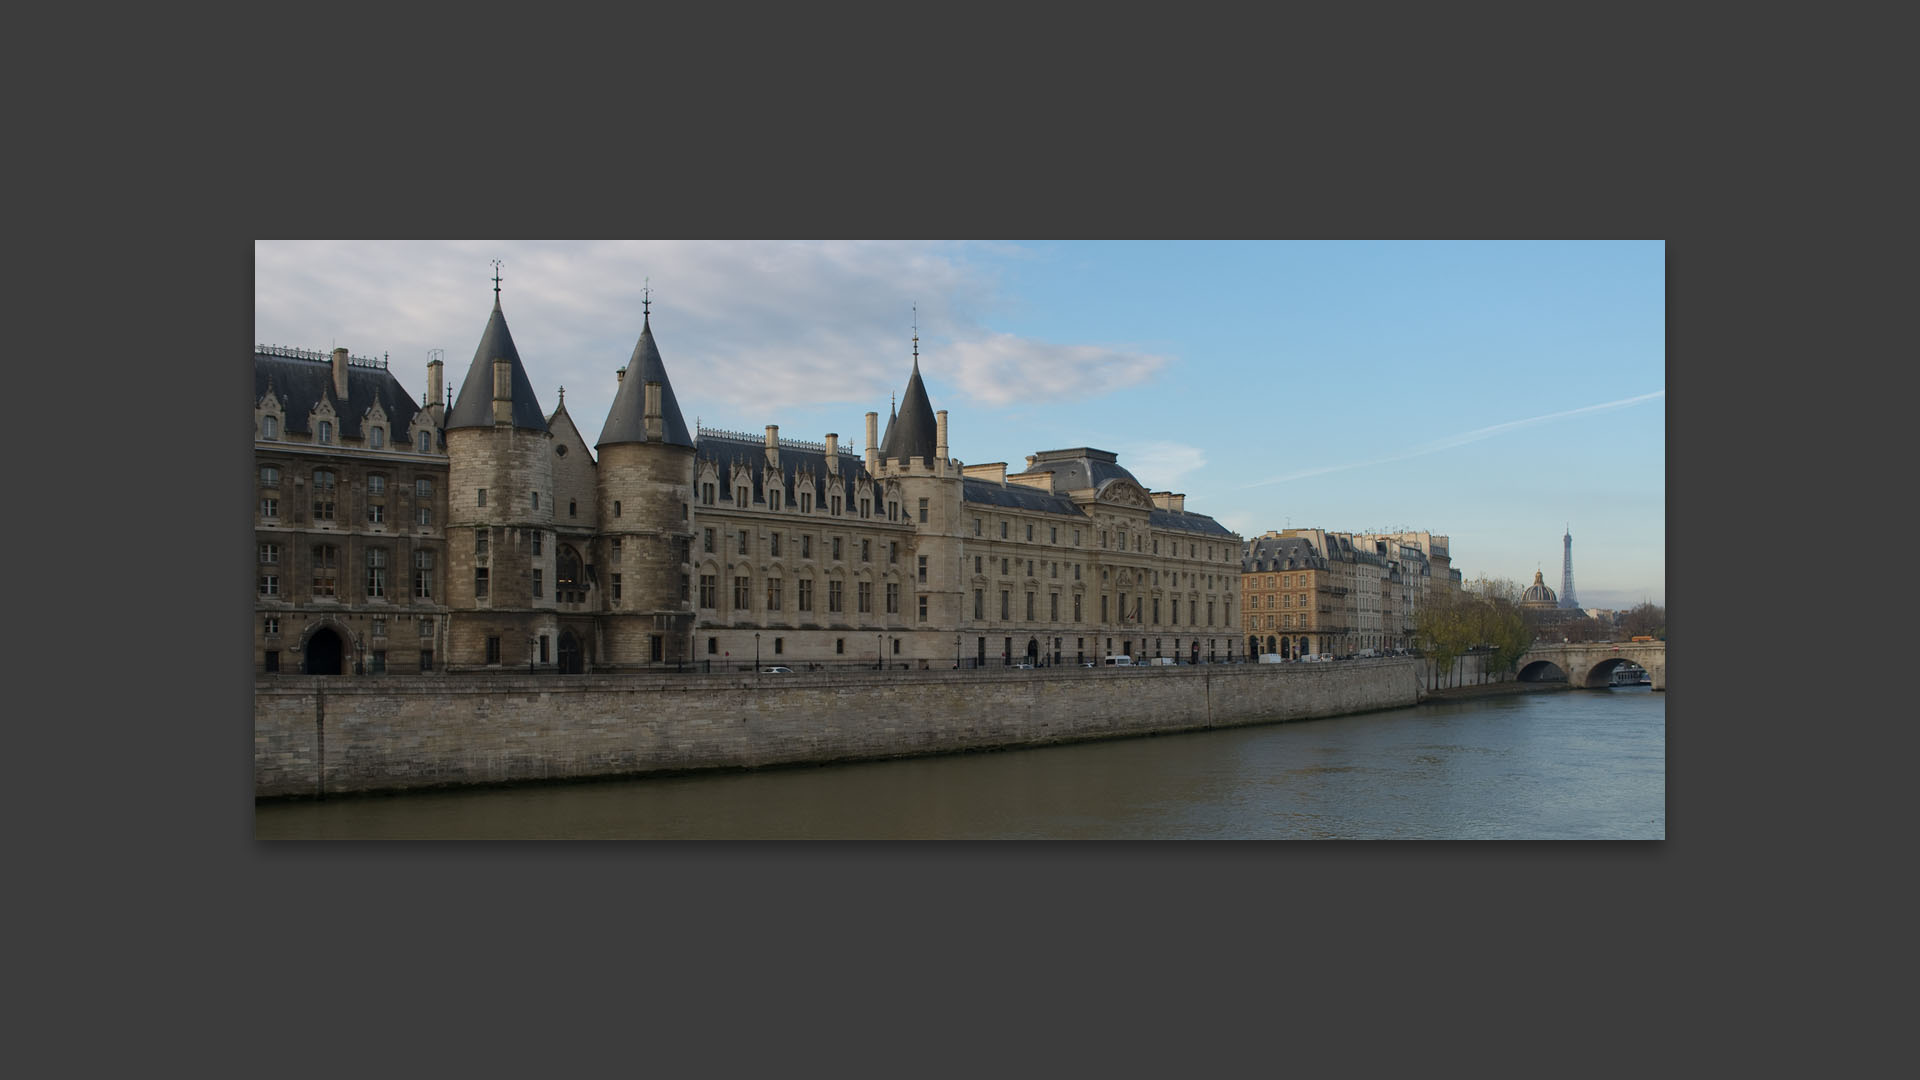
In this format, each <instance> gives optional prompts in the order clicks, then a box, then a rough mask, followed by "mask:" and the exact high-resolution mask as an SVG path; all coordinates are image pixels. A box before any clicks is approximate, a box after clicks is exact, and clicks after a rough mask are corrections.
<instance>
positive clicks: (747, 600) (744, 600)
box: [733, 577, 753, 611]
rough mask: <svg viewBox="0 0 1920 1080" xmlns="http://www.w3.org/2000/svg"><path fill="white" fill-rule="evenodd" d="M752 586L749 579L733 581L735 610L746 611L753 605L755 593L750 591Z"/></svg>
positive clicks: (740, 578)
mask: <svg viewBox="0 0 1920 1080" xmlns="http://www.w3.org/2000/svg"><path fill="white" fill-rule="evenodd" d="M751 585H752V581H751V580H750V579H748V578H743V577H737V578H734V579H733V607H734V610H736V611H745V610H747V608H749V607H751V606H752V605H753V593H752V592H751V591H750V589H749V586H751Z"/></svg>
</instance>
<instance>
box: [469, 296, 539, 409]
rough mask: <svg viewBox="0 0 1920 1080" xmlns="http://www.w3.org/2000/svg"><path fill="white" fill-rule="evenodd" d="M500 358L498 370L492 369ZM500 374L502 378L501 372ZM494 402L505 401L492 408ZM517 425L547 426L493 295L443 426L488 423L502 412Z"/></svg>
mask: <svg viewBox="0 0 1920 1080" xmlns="http://www.w3.org/2000/svg"><path fill="white" fill-rule="evenodd" d="M495 361H500V362H501V364H500V365H499V366H500V368H502V369H504V370H503V371H502V370H496V365H495ZM503 375H504V379H503V378H502V376H503ZM495 402H500V403H502V404H503V405H505V406H506V407H505V408H501V409H496V408H495V404H494V403H495ZM503 414H504V415H505V417H506V418H507V419H508V420H509V421H510V422H511V423H512V424H513V426H514V427H517V428H525V429H527V430H528V431H545V430H547V421H546V414H545V412H543V411H542V410H541V408H540V400H539V399H538V398H536V397H535V396H534V394H533V383H532V381H531V380H529V379H528V378H527V369H526V367H525V366H523V365H522V364H521V363H520V350H518V349H516V348H514V346H513V334H512V333H511V332H510V331H508V329H507V317H506V314H505V313H503V312H502V311H501V310H500V297H499V295H498V294H496V295H495V296H494V299H493V314H492V315H491V316H489V317H488V318H487V328H486V330H485V331H484V332H482V333H481V335H480V347H479V348H477V349H475V350H474V351H473V363H472V364H471V365H469V366H468V367H467V377H466V379H465V380H464V381H463V382H461V384H460V397H459V398H458V399H457V400H455V401H454V403H453V411H452V412H450V413H448V414H447V425H446V430H449V431H450V430H453V429H455V428H472V427H492V426H493V425H494V424H495V423H497V422H499V421H500V419H501V418H502V415H503Z"/></svg>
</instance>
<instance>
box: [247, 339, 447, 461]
mask: <svg viewBox="0 0 1920 1080" xmlns="http://www.w3.org/2000/svg"><path fill="white" fill-rule="evenodd" d="M261 348H262V349H265V348H267V347H266V346H262V347H261ZM269 387H271V388H272V389H273V392H274V394H275V396H277V397H279V398H280V400H281V402H282V408H284V409H285V417H284V421H283V422H284V423H285V425H286V429H287V430H288V431H289V432H292V433H294V434H296V435H306V434H310V432H309V430H308V427H307V414H308V413H311V412H312V411H313V409H314V406H316V405H318V404H319V403H320V399H321V398H328V399H331V400H332V401H333V408H334V412H335V414H336V415H337V416H338V417H339V418H340V437H341V438H343V439H359V438H362V437H363V428H364V426H365V425H364V424H363V423H362V421H363V420H364V419H365V418H366V414H367V410H368V409H369V408H371V407H372V406H373V403H374V402H376V401H378V402H379V403H380V408H381V409H382V410H384V411H385V412H386V414H387V426H388V428H390V429H391V430H392V432H393V434H394V437H395V438H396V439H399V440H400V441H402V442H405V441H406V437H407V429H408V428H409V427H411V426H412V425H413V418H414V417H415V416H417V415H419V413H420V403H419V402H417V401H415V400H414V399H413V395H412V394H410V393H408V392H407V389H406V387H404V386H401V385H400V380H398V379H396V378H394V377H393V373H392V372H390V371H388V370H387V369H385V368H369V367H362V366H361V365H359V364H349V365H348V367H347V397H346V400H344V401H342V400H341V399H340V397H339V395H337V394H335V393H334V391H333V365H332V364H331V363H329V362H328V361H326V360H308V359H304V358H301V357H294V356H288V355H285V353H284V352H265V351H261V350H260V349H256V350H255V351H254V354H253V399H254V400H255V401H258V400H260V399H261V398H262V397H263V396H265V395H266V392H267V389H268V388H269Z"/></svg>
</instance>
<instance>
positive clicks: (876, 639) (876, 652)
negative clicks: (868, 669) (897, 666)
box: [873, 634, 887, 671]
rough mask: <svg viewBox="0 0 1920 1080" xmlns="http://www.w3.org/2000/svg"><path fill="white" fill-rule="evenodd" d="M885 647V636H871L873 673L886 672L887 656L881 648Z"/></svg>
mask: <svg viewBox="0 0 1920 1080" xmlns="http://www.w3.org/2000/svg"><path fill="white" fill-rule="evenodd" d="M885 645H886V635H885V634H875V635H873V670H875V671H885V670H887V654H886V650H885V649H884V648H883V646H885Z"/></svg>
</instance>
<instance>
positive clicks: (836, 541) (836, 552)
mask: <svg viewBox="0 0 1920 1080" xmlns="http://www.w3.org/2000/svg"><path fill="white" fill-rule="evenodd" d="M833 560H834V561H835V562H839V561H840V538H839V537H837V536H836V537H834V538H833Z"/></svg>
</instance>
